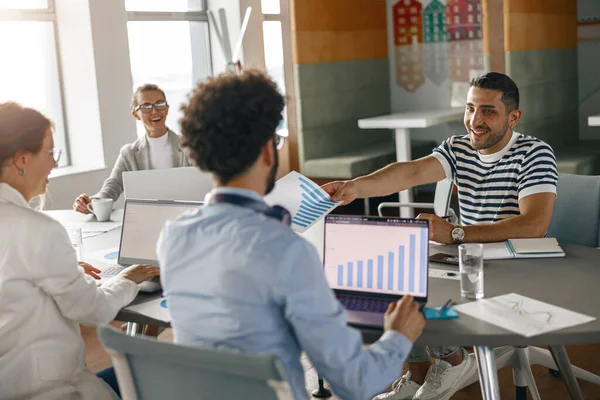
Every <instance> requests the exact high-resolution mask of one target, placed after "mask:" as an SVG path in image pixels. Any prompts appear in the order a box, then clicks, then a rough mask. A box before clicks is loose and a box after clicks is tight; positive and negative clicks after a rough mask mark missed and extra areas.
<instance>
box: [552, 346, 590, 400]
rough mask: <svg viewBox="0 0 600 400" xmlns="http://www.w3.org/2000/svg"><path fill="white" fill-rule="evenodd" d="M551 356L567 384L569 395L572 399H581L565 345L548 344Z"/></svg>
mask: <svg viewBox="0 0 600 400" xmlns="http://www.w3.org/2000/svg"><path fill="white" fill-rule="evenodd" d="M549 348H550V353H551V354H552V358H553V359H554V362H555V363H556V366H557V367H558V370H559V371H560V374H561V376H562V378H563V380H564V381H565V385H567V390H568V391H569V396H570V397H571V399H573V400H583V394H582V393H581V389H580V388H579V384H578V383H577V379H575V375H573V368H571V361H569V355H568V354H567V349H565V346H549Z"/></svg>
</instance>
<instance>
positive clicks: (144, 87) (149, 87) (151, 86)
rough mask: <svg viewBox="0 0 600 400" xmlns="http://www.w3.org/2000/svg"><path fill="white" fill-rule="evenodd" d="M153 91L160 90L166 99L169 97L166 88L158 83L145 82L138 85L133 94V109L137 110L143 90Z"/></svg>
mask: <svg viewBox="0 0 600 400" xmlns="http://www.w3.org/2000/svg"><path fill="white" fill-rule="evenodd" d="M153 91H157V92H160V93H161V94H162V96H163V97H164V99H165V100H166V99H167V96H165V92H164V90H162V89H161V88H160V87H159V86H158V85H156V84H154V83H144V84H143V85H141V86H138V87H137V88H136V89H135V92H133V94H132V95H131V104H130V105H131V110H132V111H133V110H135V108H136V107H137V106H138V105H139V104H138V99H137V98H138V94H140V93H142V92H153Z"/></svg>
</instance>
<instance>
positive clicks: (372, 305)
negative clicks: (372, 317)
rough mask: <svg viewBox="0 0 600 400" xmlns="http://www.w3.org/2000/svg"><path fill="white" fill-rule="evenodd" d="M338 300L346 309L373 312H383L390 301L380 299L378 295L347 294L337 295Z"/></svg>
mask: <svg viewBox="0 0 600 400" xmlns="http://www.w3.org/2000/svg"><path fill="white" fill-rule="evenodd" d="M338 300H339V301H340V303H342V305H343V306H344V307H345V308H346V309H347V310H352V311H367V312H375V313H384V312H385V311H386V310H387V308H388V305H389V304H390V303H391V301H390V300H386V299H381V298H378V297H364V296H347V295H344V296H338Z"/></svg>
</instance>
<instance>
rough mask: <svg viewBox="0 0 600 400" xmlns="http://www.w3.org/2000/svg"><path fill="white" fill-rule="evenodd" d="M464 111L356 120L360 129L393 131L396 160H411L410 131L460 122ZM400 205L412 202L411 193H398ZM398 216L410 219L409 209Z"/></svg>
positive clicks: (403, 209)
mask: <svg viewBox="0 0 600 400" xmlns="http://www.w3.org/2000/svg"><path fill="white" fill-rule="evenodd" d="M464 112H465V109H464V108H463V107H455V108H448V109H442V110H430V111H412V112H403V113H394V114H389V115H380V116H378V117H370V118H363V119H359V120H358V127H359V128H361V129H393V130H394V132H395V138H396V160H397V161H410V160H412V156H411V151H410V130H411V129H414V128H429V127H431V126H435V125H439V124H444V123H447V122H454V121H461V120H462V118H463V115H464ZM399 195H400V202H401V203H410V202H412V192H411V191H410V190H405V191H402V192H400V193H399ZM400 216H401V217H403V218H412V217H413V210H412V209H411V208H402V209H401V210H400Z"/></svg>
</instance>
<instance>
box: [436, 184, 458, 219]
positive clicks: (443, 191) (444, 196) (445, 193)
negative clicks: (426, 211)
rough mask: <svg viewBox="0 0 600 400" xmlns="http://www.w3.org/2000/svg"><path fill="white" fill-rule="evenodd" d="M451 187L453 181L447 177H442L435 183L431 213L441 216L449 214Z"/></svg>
mask: <svg viewBox="0 0 600 400" xmlns="http://www.w3.org/2000/svg"><path fill="white" fill-rule="evenodd" d="M453 187H454V182H453V181H451V180H449V179H442V180H441V181H438V183H437V184H436V185H435V197H434V199H433V213H434V214H435V215H437V216H440V217H443V216H446V215H449V214H450V212H449V210H451V208H450V200H451V199H452V188H453Z"/></svg>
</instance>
